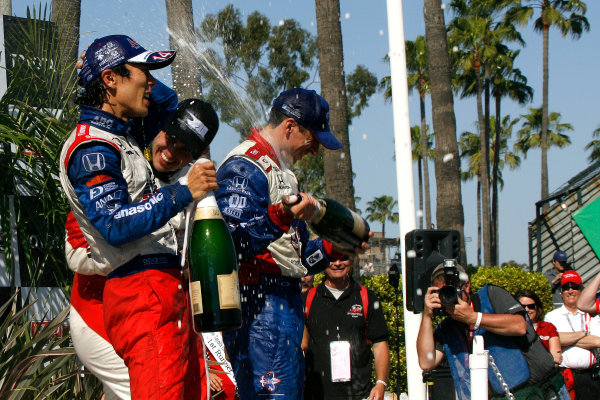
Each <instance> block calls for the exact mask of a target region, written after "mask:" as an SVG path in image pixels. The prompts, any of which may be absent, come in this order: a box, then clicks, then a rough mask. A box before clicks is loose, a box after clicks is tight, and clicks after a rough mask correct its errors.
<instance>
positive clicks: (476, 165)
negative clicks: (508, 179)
mask: <svg viewBox="0 0 600 400" xmlns="http://www.w3.org/2000/svg"><path fill="white" fill-rule="evenodd" d="M518 122H519V119H518V118H517V119H511V118H510V116H508V115H507V116H505V117H504V118H503V119H502V121H501V122H500V123H497V122H496V120H495V117H494V116H491V117H490V122H489V124H490V127H491V129H492V133H493V134H494V136H493V137H494V139H493V140H492V146H491V148H492V152H491V154H490V157H491V158H496V157H497V158H498V160H499V162H498V176H497V182H498V185H499V186H500V189H501V188H502V187H503V186H504V181H503V180H502V169H503V168H504V166H508V167H509V168H510V169H515V168H517V167H518V166H519V165H520V163H521V159H520V157H519V156H518V155H517V154H516V153H514V152H511V151H509V150H508V140H509V139H510V137H511V136H512V130H513V128H514V126H515V125H516V124H517V123H518ZM477 125H478V124H477ZM498 126H500V133H499V134H497V133H496V129H498V128H497V127H498ZM497 140H499V143H496V141H497ZM459 146H460V149H461V159H465V158H466V159H467V160H468V163H467V169H466V170H465V171H464V172H463V173H462V179H463V180H464V181H467V180H470V179H473V178H475V177H477V262H478V265H482V264H481V236H482V229H481V226H482V219H481V208H482V207H481V197H482V196H481V187H482V185H481V174H480V173H479V171H480V168H481V160H480V158H481V147H480V146H481V140H480V139H479V135H477V134H475V133H472V132H468V131H466V132H463V133H462V135H461V140H460V142H459ZM496 149H499V150H496ZM496 151H499V154H498V155H496V154H495V152H496ZM496 228H497V226H496ZM496 240H497V234H496ZM486 265H487V264H486Z"/></svg>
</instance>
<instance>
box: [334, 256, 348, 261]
mask: <svg viewBox="0 0 600 400" xmlns="http://www.w3.org/2000/svg"><path fill="white" fill-rule="evenodd" d="M349 259H350V257H348V256H344V257H341V258H338V259H336V261H338V260H339V261H341V262H344V261H348V260H349Z"/></svg>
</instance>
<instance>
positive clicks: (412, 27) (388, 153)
mask: <svg viewBox="0 0 600 400" xmlns="http://www.w3.org/2000/svg"><path fill="white" fill-rule="evenodd" d="M82 3H83V5H82V15H81V32H82V35H81V41H80V47H81V48H82V49H83V48H85V47H87V45H88V44H89V43H91V42H92V41H93V40H94V39H95V38H96V37H100V36H104V35H107V34H113V33H123V34H128V35H130V36H132V37H133V38H134V39H136V40H137V41H138V42H140V43H141V44H142V45H143V46H145V47H146V48H148V49H161V50H162V49H167V48H168V47H169V45H168V42H169V41H168V34H167V29H166V28H167V26H166V11H165V2H164V0H120V1H119V0H103V1H101V2H97V1H90V0H82ZM229 3H231V2H230V1H221V0H215V1H206V0H193V7H194V21H195V23H196V24H199V23H200V22H201V21H202V19H203V17H204V15H206V14H207V13H216V12H218V11H219V10H221V9H222V8H223V7H225V6H226V5H227V4H229ZM232 3H233V4H234V5H235V6H236V7H237V8H239V9H240V11H241V12H242V14H243V15H244V16H245V15H248V14H250V13H251V12H253V11H255V10H256V11H259V12H261V13H263V14H265V15H266V16H267V17H269V18H270V20H271V22H272V23H273V24H276V23H278V21H280V20H283V19H287V18H293V19H296V20H297V21H299V22H300V24H301V25H302V27H303V28H305V29H307V30H309V31H311V32H312V33H313V34H315V35H316V17H315V6H314V2H313V1H310V0H270V1H267V0H252V1H248V0H246V1H242V0H236V1H233V2H232ZM586 3H587V6H588V12H587V18H588V20H589V22H590V25H591V30H590V32H587V33H585V34H584V35H583V37H582V38H581V39H580V40H578V41H573V40H571V39H570V38H562V37H561V36H560V35H559V34H558V33H557V32H556V31H553V32H552V33H551V35H550V101H549V104H550V111H557V112H560V113H561V114H562V122H569V123H571V124H572V125H573V127H574V131H573V132H571V133H570V136H571V141H572V145H571V146H570V147H568V148H566V149H562V150H561V149H559V150H555V149H553V150H551V151H550V152H549V178H550V191H551V192H552V191H553V190H555V189H556V188H558V187H559V186H561V185H562V184H563V183H564V182H565V181H566V180H567V179H569V178H571V177H572V176H574V175H575V174H577V173H578V172H579V171H581V170H582V169H584V168H585V167H586V166H587V165H588V162H587V156H588V154H587V152H585V151H584V147H585V145H586V144H587V143H588V142H589V141H590V140H591V138H592V132H593V130H594V129H596V128H598V127H600V115H599V112H598V104H599V102H598V101H597V93H598V91H599V90H598V89H599V85H598V80H597V78H596V77H597V71H598V64H599V61H600V56H599V52H598V43H600V30H599V29H598V28H597V26H596V24H597V23H598V21H600V19H599V17H600V4H598V2H597V1H594V0H589V1H587V2H586ZM38 4H39V1H30V0H16V1H13V14H15V15H17V16H25V7H26V6H32V5H36V6H37V5H38ZM403 7H404V25H405V38H406V39H407V40H414V38H415V37H416V36H417V35H424V32H425V24H424V22H423V13H422V7H423V2H422V1H418V0H408V1H404V5H403ZM386 11H387V10H386V2H385V1H383V0H375V1H368V2H367V1H366V0H343V1H341V18H342V35H343V41H344V58H345V59H344V63H345V70H346V72H347V73H349V72H351V71H352V70H354V68H355V67H356V65H359V64H362V65H365V66H366V67H367V68H369V70H371V71H372V72H373V73H375V74H376V75H377V77H378V78H379V79H380V78H381V77H383V76H386V75H389V67H388V65H387V63H385V62H383V57H384V56H385V54H386V53H387V52H388V43H389V42H388V36H387V31H388V29H387V13H386ZM448 20H449V16H448V15H447V16H446V21H448ZM522 34H523V37H524V39H525V41H526V42H527V45H526V47H525V48H523V49H522V50H521V55H520V56H519V58H518V59H517V66H518V67H519V68H520V69H521V70H522V72H523V73H524V75H525V76H526V77H527V78H528V79H529V85H530V86H532V87H533V88H534V91H535V93H534V100H533V103H532V104H530V105H528V106H518V105H516V104H511V103H510V102H509V101H505V102H504V103H503V106H502V107H503V113H505V114H510V115H511V116H512V117H513V118H514V117H517V116H519V115H520V114H526V113H527V112H528V109H527V107H529V106H535V107H539V106H540V105H541V91H542V65H541V59H542V38H541V35H539V34H537V33H534V32H533V29H532V27H531V26H528V27H525V28H522ZM168 73H169V71H168V70H164V71H163V72H162V73H159V74H157V77H158V78H159V79H162V80H163V81H166V82H168V81H169V80H170V78H169V76H168ZM318 85H319V84H318V82H317V83H316V84H313V85H312V86H311V87H310V88H311V89H315V90H317V91H319V86H318ZM427 107H428V108H427V114H428V121H429V124H430V125H431V122H430V121H431V111H430V102H429V98H428V103H427ZM455 114H456V120H457V134H458V135H460V133H461V132H463V131H466V130H469V131H475V129H476V128H475V126H474V121H475V119H476V112H475V99H466V100H459V99H458V98H455ZM410 118H411V126H412V125H415V124H418V123H419V104H418V98H417V96H415V95H412V96H411V98H410ZM392 127H393V122H392V107H391V104H386V103H385V102H384V101H383V99H382V97H381V94H379V93H378V94H376V95H375V96H374V97H373V98H372V99H371V101H370V106H369V107H368V108H367V109H365V110H364V111H363V114H362V115H361V117H359V118H357V119H355V120H354V121H353V123H352V125H351V126H350V141H351V157H352V164H353V169H354V172H355V173H356V179H355V181H354V186H355V190H356V195H357V196H359V197H360V198H361V199H362V200H361V201H360V202H359V203H358V207H359V208H360V209H362V210H364V209H365V208H366V203H367V202H368V201H370V200H372V199H373V198H374V197H377V196H381V195H383V194H385V195H390V196H393V197H394V198H397V197H398V190H397V187H396V174H395V171H396V168H395V163H394V161H393V151H394V145H393V130H392ZM514 137H516V130H515V132H514ZM238 140H239V136H238V134H237V133H236V132H234V131H233V130H232V129H231V128H229V127H227V126H222V128H221V129H220V131H219V134H218V135H217V138H216V139H215V141H214V142H213V145H211V151H212V156H213V159H214V160H215V161H217V162H220V161H221V160H222V158H223V157H224V156H225V154H227V153H228V151H229V150H230V148H231V147H233V146H234V145H235V144H236V143H237V142H238ZM511 144H512V143H511ZM430 174H431V179H432V183H433V182H434V179H435V176H434V168H433V164H431V166H430ZM503 176H504V182H505V186H504V189H503V191H502V192H501V193H500V226H499V229H500V261H501V262H504V261H508V260H516V261H517V262H520V263H527V262H528V244H527V241H528V239H527V224H528V222H529V221H531V220H533V219H534V217H535V202H536V201H538V200H539V199H540V183H539V181H540V157H539V151H533V152H531V153H530V154H529V155H528V156H527V159H524V160H522V163H521V167H520V168H519V169H518V170H516V171H508V170H506V171H504V173H503ZM414 180H415V185H416V184H417V183H416V182H417V178H416V174H415V179H414ZM433 186H434V185H433ZM407 190H408V189H407ZM475 190H476V185H475V184H474V182H470V183H463V185H462V196H463V204H464V211H465V235H466V236H467V238H471V239H470V241H469V239H467V243H466V245H467V258H468V261H469V262H470V263H474V262H475V261H476V257H475V252H476V245H477V241H476V229H477V219H476V210H475ZM404 192H405V190H404V189H402V190H401V191H400V193H404ZM432 197H433V200H434V201H435V194H433V195H432ZM415 202H416V203H417V197H416V196H415ZM417 204H418V203H417ZM432 208H433V210H434V213H435V204H432ZM433 220H434V221H435V218H434V219H433ZM371 227H372V229H373V230H380V229H381V227H380V226H379V224H376V223H372V224H371ZM386 233H387V235H386V236H388V237H398V236H399V228H398V226H397V225H392V224H389V223H388V224H386Z"/></svg>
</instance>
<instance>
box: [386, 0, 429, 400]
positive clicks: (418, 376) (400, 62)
mask: <svg viewBox="0 0 600 400" xmlns="http://www.w3.org/2000/svg"><path fill="white" fill-rule="evenodd" d="M387 15H388V36H389V43H390V52H389V57H390V72H391V74H390V75H391V85H392V107H393V115H394V141H395V150H396V180H397V184H398V214H399V217H400V247H401V249H402V254H405V253H406V252H405V244H404V237H405V236H406V234H407V233H408V232H410V231H412V230H413V229H415V227H416V220H415V195H414V186H413V172H412V171H413V166H412V146H411V141H410V120H409V114H408V85H407V82H406V52H405V49H404V16H403V12H402V0H387ZM402 276H403V277H405V276H406V257H402ZM402 293H403V295H404V299H406V279H402ZM420 323H421V316H420V315H419V314H414V313H412V312H410V311H408V310H407V309H406V301H405V302H404V339H405V341H406V374H407V379H408V396H409V398H410V399H411V400H420V399H425V384H424V383H423V375H422V371H421V368H419V363H418V359H417V347H416V342H417V334H418V332H419V325H420Z"/></svg>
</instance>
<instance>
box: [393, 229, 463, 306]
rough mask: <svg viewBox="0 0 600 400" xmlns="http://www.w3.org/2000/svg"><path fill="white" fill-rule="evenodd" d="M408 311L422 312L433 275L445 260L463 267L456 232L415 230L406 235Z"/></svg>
mask: <svg viewBox="0 0 600 400" xmlns="http://www.w3.org/2000/svg"><path fill="white" fill-rule="evenodd" d="M404 244H405V246H404V248H405V252H406V254H405V260H406V277H405V279H406V308H407V309H408V310H410V311H413V312H420V311H423V306H424V296H425V293H427V288H428V287H430V286H431V273H432V272H433V269H434V268H435V267H436V266H437V265H439V264H440V263H442V262H443V261H444V259H447V258H454V259H456V262H457V263H459V264H460V234H459V233H458V231H455V230H437V229H416V230H414V231H410V232H408V233H407V234H406V236H405V241H404Z"/></svg>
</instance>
